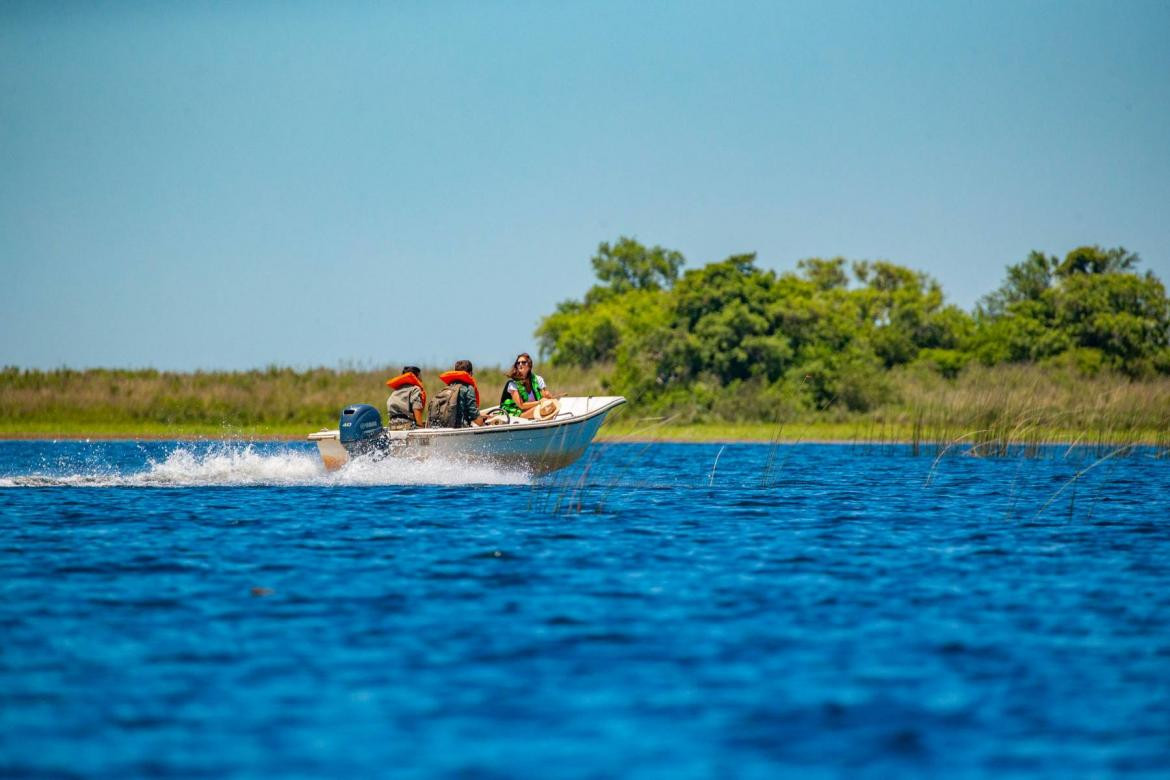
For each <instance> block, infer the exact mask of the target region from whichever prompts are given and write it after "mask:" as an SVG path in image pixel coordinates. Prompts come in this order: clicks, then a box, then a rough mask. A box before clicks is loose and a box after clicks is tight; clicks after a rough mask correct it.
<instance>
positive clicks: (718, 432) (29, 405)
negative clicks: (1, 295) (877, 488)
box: [0, 365, 1170, 457]
mask: <svg viewBox="0 0 1170 780" xmlns="http://www.w3.org/2000/svg"><path fill="white" fill-rule="evenodd" d="M397 368H398V367H397V366H386V367H381V368H373V369H361V370H359V369H328V368H314V369H309V370H303V371H296V370H293V369H291V368H284V367H276V366H274V367H270V368H267V369H262V370H254V371H243V372H202V371H196V372H191V373H175V372H161V371H154V370H122V369H92V370H86V371H76V370H70V369H60V370H56V371H32V370H21V369H17V368H11V367H10V368H5V369H3V370H2V371H0V434H3V435H7V436H20V435H31V436H118V435H122V436H128V437H135V436H159V437H175V436H193V435H195V436H212V437H224V436H292V437H299V436H303V435H304V434H305V433H307V432H309V431H313V430H318V429H320V428H322V427H333V426H334V425H335V424H336V418H337V415H338V412H339V411H340V409H341V408H342V407H344V406H346V405H348V404H352V403H371V404H373V405H375V406H377V407H379V408H384V407H385V399H386V394H387V390H386V387H385V380H386V379H387V378H388V377H389V376H392V375H394V374H395V373H397ZM540 370H541V373H542V375H544V376H545V378H546V379H547V380H548V383H549V387H550V388H551V389H553V390H555V391H561V392H566V393H569V394H571V395H604V394H608V393H609V391H608V390H607V389H606V379H607V374H608V372H607V371H606V370H604V369H601V370H596V371H587V370H582V369H567V370H562V369H559V368H558V369H555V370H553V369H547V368H545V369H540ZM438 373H439V370H438V369H433V368H432V369H428V370H424V371H423V381H424V382H425V383H426V385H427V387H429V388H437V387H439V386H441V382H440V381H439V379H438ZM476 376H477V377H478V378H479V381H480V385H481V395H482V400H483V404H484V405H491V404H494V403H495V402H496V400H497V399H498V397H499V392H500V390H501V389H502V387H503V384H504V376H503V370H502V369H501V368H499V367H494V366H493V367H486V368H484V367H481V368H479V369H477V371H476ZM889 378H890V384H891V387H892V388H893V397H892V399H891V400H890V401H889V402H888V403H886V404H884V405H883V406H880V407H878V408H876V409H874V410H872V411H870V412H866V413H855V412H848V411H846V410H843V409H841V408H839V407H837V406H835V405H828V406H826V407H825V408H822V409H813V410H806V411H795V412H794V411H792V409H793V408H796V407H795V406H793V407H791V408H789V407H786V411H785V415H784V419H783V420H782V421H781V422H779V423H776V422H759V421H753V420H750V419H716V418H714V417H712V416H710V415H707V416H704V415H702V414H682V415H678V416H669V417H668V416H665V415H662V414H658V413H655V412H653V411H652V410H648V409H639V408H636V407H632V408H625V409H623V410H621V414H616V415H614V416H613V419H612V421H611V423H610V424H607V425H606V427H605V428H603V429H602V434H601V436H600V437H599V438H600V439H601V440H603V441H606V440H608V441H621V440H636V441H652V440H672V441H695V442H726V441H737V440H740V441H759V442H773V443H775V444H782V443H786V442H808V441H835V442H853V443H857V444H869V445H879V446H880V445H884V444H891V445H892V444H895V443H907V444H909V445H910V446H911V447H912V448H913V449H914V451H915V452H918V453H923V454H937V453H938V452H940V451H942V450H943V449H947V448H949V449H956V448H957V449H962V450H963V451H965V452H968V453H970V454H975V455H998V454H1006V453H1007V452H1009V451H1024V452H1025V453H1029V452H1030V453H1036V452H1038V451H1040V450H1041V449H1043V448H1046V447H1052V446H1056V445H1065V446H1067V445H1069V444H1078V445H1088V446H1092V447H1096V448H1098V449H1099V450H1101V451H1105V450H1107V449H1110V448H1114V447H1118V446H1124V445H1131V444H1145V445H1150V446H1153V447H1154V448H1155V450H1156V452H1157V453H1158V455H1159V457H1167V456H1170V378H1159V379H1152V380H1145V381H1133V380H1129V379H1127V378H1125V377H1120V376H1115V375H1105V374H1102V375H1098V376H1095V377H1086V376H1083V375H1079V374H1076V373H1074V372H1070V371H1067V370H1062V369H1055V368H1052V367H1041V366H1012V365H1008V366H996V367H992V368H982V367H974V368H971V369H969V370H967V371H965V372H964V373H963V374H961V375H960V376H959V377H958V379H955V380H947V379H944V378H942V377H940V376H938V375H937V374H934V373H932V372H929V371H910V370H906V371H901V372H893V373H891V374H890V377H889ZM746 406H747V407H748V408H750V407H751V404H747V405H746ZM762 411H763V412H764V413H765V414H761V416H762V417H763V416H773V417H774V416H775V415H774V414H770V413H769V410H762ZM679 419H686V420H693V422H688V423H686V424H681V423H679V422H678V420H679Z"/></svg>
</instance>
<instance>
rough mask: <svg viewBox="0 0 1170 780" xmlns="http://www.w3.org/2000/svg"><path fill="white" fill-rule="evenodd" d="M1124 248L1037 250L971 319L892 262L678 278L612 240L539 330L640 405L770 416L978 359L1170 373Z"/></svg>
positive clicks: (632, 243)
mask: <svg viewBox="0 0 1170 780" xmlns="http://www.w3.org/2000/svg"><path fill="white" fill-rule="evenodd" d="M1138 263H1139V258H1138V256H1137V255H1136V254H1133V253H1130V252H1127V251H1126V250H1125V249H1123V248H1120V247H1118V248H1114V249H1103V248H1101V247H1099V246H1082V247H1077V248H1076V249H1073V250H1072V251H1071V252H1069V253H1068V254H1067V255H1065V256H1064V257H1063V258H1060V257H1055V256H1049V255H1046V254H1044V253H1041V252H1032V253H1031V254H1029V255H1028V257H1027V258H1025V259H1024V260H1023V261H1021V262H1019V263H1016V264H1014V265H1010V266H1008V267H1007V272H1006V277H1005V279H1004V280H1003V282H1002V284H1001V285H1000V286H999V287H998V288H997V289H996V290H995V291H993V292H992V293H990V294H989V295H987V296H985V297H984V298H982V299H981V300H980V301H979V302H978V304H977V305H976V306H975V309H974V311H972V312H967V311H964V310H963V309H961V308H959V307H957V306H954V305H952V304H948V303H946V301H945V298H944V295H943V290H942V288H941V286H940V285H939V283H938V282H937V281H936V280H934V279H933V278H931V277H930V276H928V275H927V274H925V273H922V272H920V271H915V270H913V269H910V268H906V267H904V266H901V265H897V264H895V263H891V262H887V261H859V262H852V263H851V262H849V261H847V260H845V259H844V258H841V257H835V258H831V259H824V258H810V259H805V260H801V261H800V262H799V263H797V269H796V270H795V271H789V272H783V273H776V272H774V271H771V270H765V269H761V268H760V267H758V266H757V265H756V256H755V254H743V255H732V256H730V257H728V258H727V259H725V260H722V261H719V262H712V263H709V264H707V265H705V266H702V267H700V268H693V269H689V270H686V271H685V272H684V271H683V266H684V264H685V259H684V257H683V256H682V254H680V253H679V252H677V251H674V250H670V249H665V248H663V247H661V246H652V247H647V246H644V245H642V244H641V243H639V242H638V241H636V240H634V239H632V238H628V237H620V238H619V239H618V240H617V241H615V242H613V243H608V242H604V243H602V244H600V246H599V247H598V250H597V253H596V254H595V255H594V256H593V258H592V265H593V269H594V272H595V275H596V277H597V283H596V284H595V285H594V286H593V287H591V288H590V289H589V290H588V291H587V292H586V293H585V295H584V297H583V298H582V299H580V300H569V301H564V302H563V303H560V304H559V305H558V306H557V308H556V311H554V312H553V313H552V314H549V315H548V316H546V317H543V318H542V319H541V321H540V323H539V326H538V327H537V330H536V336H537V338H538V339H539V343H540V345H541V351H542V352H543V353H544V355H545V356H546V357H547V358H548V359H549V360H550V361H551V362H552V364H553V365H560V366H578V367H583V368H593V369H597V370H602V371H604V373H605V383H606V385H607V387H608V389H609V390H611V391H612V392H615V393H620V394H622V395H625V396H627V397H628V398H630V399H631V401H633V402H635V403H638V404H640V405H644V406H645V408H649V409H654V408H657V409H668V408H682V407H688V408H699V409H704V408H705V409H710V410H719V411H720V412H721V416H734V417H739V418H748V419H765V420H767V419H776V418H778V416H783V414H784V412H785V410H789V411H791V410H799V409H823V408H826V407H828V406H829V405H832V404H838V405H841V406H843V407H845V408H847V409H849V410H851V411H858V412H863V411H867V410H869V409H872V408H874V407H875V406H877V405H880V404H882V403H885V402H887V401H890V400H895V399H891V397H890V396H891V393H892V392H893V391H892V384H891V383H890V381H889V374H890V372H891V370H894V369H898V368H900V367H907V368H915V369H920V370H929V371H932V372H937V373H938V374H941V375H942V376H944V377H948V378H954V377H956V376H957V375H958V374H959V373H960V372H962V371H963V370H964V368H965V367H967V366H968V365H971V364H973V363H979V364H983V365H989V366H990V365H996V364H1003V363H1025V362H1027V363H1041V364H1044V363H1057V364H1061V365H1063V366H1065V367H1069V366H1071V367H1075V369H1076V370H1078V371H1080V372H1083V373H1084V374H1086V375H1095V374H1098V373H1101V372H1118V373H1119V374H1121V375H1123V376H1125V377H1129V378H1135V379H1139V378H1146V377H1151V376H1154V375H1159V374H1162V375H1165V374H1170V301H1168V300H1167V297H1166V290H1165V288H1164V286H1163V285H1162V282H1161V281H1160V280H1159V279H1158V278H1157V277H1156V276H1154V274H1153V273H1151V272H1145V273H1141V272H1139V271H1138V270H1137V266H1138Z"/></svg>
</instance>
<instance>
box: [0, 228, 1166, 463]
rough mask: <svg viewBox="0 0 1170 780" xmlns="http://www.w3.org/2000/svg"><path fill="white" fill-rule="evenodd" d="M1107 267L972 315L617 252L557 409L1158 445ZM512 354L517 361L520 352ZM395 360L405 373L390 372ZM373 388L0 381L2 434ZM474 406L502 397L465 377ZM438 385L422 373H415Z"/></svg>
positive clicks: (1072, 266) (998, 298)
mask: <svg viewBox="0 0 1170 780" xmlns="http://www.w3.org/2000/svg"><path fill="white" fill-rule="evenodd" d="M1139 262H1140V260H1139V258H1138V256H1137V255H1136V254H1133V253H1131V252H1128V251H1126V250H1125V249H1124V248H1121V247H1117V248H1113V249H1103V248H1101V247H1099V246H1081V247H1077V248H1076V249H1073V250H1072V251H1070V252H1068V253H1067V254H1066V255H1065V256H1064V257H1063V258H1060V257H1056V256H1049V255H1046V254H1043V253H1041V252H1032V253H1031V254H1029V255H1028V257H1027V258H1025V259H1024V260H1022V261H1021V262H1019V263H1017V264H1015V265H1009V266H1007V268H1006V278H1005V279H1004V281H1003V283H1002V284H1001V285H1000V286H999V287H998V288H997V289H996V290H994V291H993V292H991V293H990V294H988V295H986V296H984V297H983V298H982V299H980V301H979V302H978V304H977V305H976V307H975V309H974V311H972V312H966V311H964V310H962V309H959V308H958V307H956V306H954V305H951V304H947V303H946V301H945V297H944V295H943V291H942V288H941V286H940V285H939V284H938V282H937V281H935V280H933V279H931V278H930V277H929V276H927V275H926V274H924V273H921V272H919V271H915V270H913V269H910V268H905V267H903V266H899V265H896V264H894V263H891V262H888V261H884V260H878V261H858V262H853V263H849V262H848V261H846V260H845V259H844V258H840V257H837V258H831V259H823V258H808V259H804V260H801V261H799V262H798V263H797V264H796V270H794V271H787V272H783V273H777V272H775V271H770V270H764V269H761V268H758V267H757V266H756V264H755V255H754V254H747V255H733V256H731V257H728V258H727V259H725V260H722V261H719V262H712V263H708V264H706V265H704V266H701V267H697V268H690V269H687V270H686V271H685V272H683V271H682V268H683V265H684V264H685V259H684V258H683V256H682V254H680V253H679V252H676V251H673V250H669V249H664V248H663V247H660V246H654V247H646V246H643V245H642V244H640V243H638V242H637V241H636V240H634V239H632V238H628V237H624V236H623V237H620V238H619V239H618V240H617V241H616V242H614V243H613V244H609V243H602V244H600V245H599V246H598V249H597V253H596V254H595V255H594V256H593V257H592V258H591V263H592V266H593V269H594V272H595V276H596V279H597V283H596V284H594V285H593V286H592V287H591V288H590V289H589V290H587V291H586V292H585V294H584V295H583V296H582V298H581V299H580V300H568V301H563V302H561V303H560V304H558V305H557V307H556V310H555V311H554V312H553V313H551V314H549V315H547V316H545V317H542V318H541V319H540V321H539V323H538V325H537V327H536V330H535V333H534V336H535V337H536V340H537V343H538V344H539V349H538V350H532V351H533V352H538V353H539V354H541V355H544V356H547V358H542V359H538V361H537V362H538V363H539V364H540V365H538V366H536V367H535V368H536V370H537V371H539V373H540V374H541V375H543V376H544V377H545V379H546V380H547V381H548V383H549V387H550V389H552V390H553V391H555V392H564V393H567V394H570V395H621V396H624V397H625V398H626V399H627V401H628V404H627V406H625V407H623V408H621V409H618V410H616V411H615V412H614V414H613V415H612V416H611V420H610V421H609V422H608V423H607V425H606V426H605V427H604V428H603V429H602V433H601V435H600V437H599V438H600V439H601V440H610V441H614V440H623V439H625V440H632V441H648V440H650V441H653V440H659V441H705V442H721V441H723V442H726V441H761V442H793V441H839V442H846V443H848V442H854V443H867V442H868V443H894V442H906V443H910V444H912V445H913V446H915V447H916V448H917V447H918V446H921V445H923V444H926V445H938V446H940V447H944V446H948V445H955V446H959V447H960V448H961V449H964V450H965V451H968V452H975V453H982V452H988V453H996V452H1006V451H1007V450H1008V449H1010V448H1015V447H1024V448H1037V447H1042V446H1045V445H1049V444H1052V445H1056V444H1061V445H1070V444H1090V445H1097V446H1102V447H1104V446H1109V447H1124V446H1126V445H1129V444H1147V445H1154V446H1156V447H1158V448H1159V451H1160V452H1161V451H1163V450H1166V449H1167V448H1168V447H1170V299H1167V297H1166V291H1165V288H1164V286H1163V284H1162V282H1161V281H1160V280H1159V279H1158V278H1157V277H1156V276H1154V275H1153V274H1152V273H1150V272H1145V273H1139V272H1138V270H1137V266H1138V264H1139ZM528 347H529V345H526V344H520V345H518V347H517V348H518V349H525V348H528ZM398 357H401V358H402V359H403V360H405V361H410V356H398ZM400 365H402V363H392V364H389V365H386V366H382V367H379V368H376V369H355V368H340V369H328V368H314V369H306V370H294V369H292V368H285V367H280V366H272V367H269V368H267V369H264V370H253V371H236V372H214V371H212V372H204V371H195V372H190V373H175V372H161V371H156V370H150V369H143V370H122V369H88V370H84V371H77V370H71V369H68V368H62V369H59V370H55V371H37V370H26V369H21V368H17V367H7V368H4V369H2V370H0V436H4V437H8V438H11V437H16V436H41V437H66V436H74V437H78V436H79V437H96V436H101V437H109V436H120V437H131V438H133V437H157V438H182V437H192V436H195V437H212V438H220V439H241V438H244V439H246V438H249V437H261V438H262V437H287V438H299V437H301V436H305V435H307V434H308V433H309V432H312V431H317V430H321V429H322V428H333V427H335V426H336V424H337V417H338V414H339V412H340V410H341V409H342V408H343V407H344V406H346V405H349V404H355V403H369V404H373V405H374V406H376V407H377V408H378V409H385V399H386V394H387V389H386V387H385V381H386V379H387V377H390V376H393V375H394V374H396V373H397V370H398V367H399V366H400ZM476 376H477V378H478V379H479V383H480V387H481V391H482V395H483V399H484V405H485V406H491V405H494V403H495V401H496V399H497V398H498V397H499V395H498V394H499V392H500V390H501V388H502V387H503V385H504V382H505V381H506V379H505V376H504V369H503V368H502V367H499V366H496V367H486V368H484V367H482V366H481V369H480V370H479V371H478V372H477V374H476ZM421 378H422V380H423V382H424V383H425V385H426V386H427V388H429V389H432V391H433V390H435V389H437V388H439V387H441V386H442V383H441V382H440V380H439V378H438V369H434V368H432V369H430V370H426V371H423V376H422V377H421Z"/></svg>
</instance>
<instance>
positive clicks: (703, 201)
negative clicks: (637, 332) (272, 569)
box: [0, 0, 1170, 369]
mask: <svg viewBox="0 0 1170 780" xmlns="http://www.w3.org/2000/svg"><path fill="white" fill-rule="evenodd" d="M623 234H625V235H632V236H635V237H637V238H638V239H639V240H641V241H643V242H644V243H648V244H661V245H663V246H666V247H670V248H674V249H678V250H680V251H682V252H683V254H684V255H685V256H686V258H687V264H688V266H689V267H695V266H699V265H702V264H704V263H707V262H710V261H713V260H720V259H722V258H724V257H726V256H727V255H729V254H732V253H739V252H748V251H755V252H758V253H759V264H760V265H761V266H763V267H766V268H775V269H777V270H786V269H791V268H793V267H794V266H795V264H796V261H797V260H799V259H800V258H803V257H811V256H834V255H844V256H846V257H848V258H850V259H877V258H885V259H889V260H892V261H894V262H898V263H902V264H905V265H909V266H911V267H914V268H917V269H921V270H925V271H927V272H928V273H930V274H932V275H933V276H935V277H936V278H937V279H939V280H940V281H941V282H942V284H943V287H944V289H945V290H946V291H947V294H948V297H949V299H950V300H951V301H953V302H955V303H957V304H959V305H961V306H963V307H965V308H969V307H971V306H972V305H973V304H974V302H975V301H976V300H977V299H978V298H979V297H980V296H981V295H983V294H985V293H987V292H989V291H991V290H992V289H993V288H994V287H996V286H997V285H998V283H999V281H1000V280H1001V279H1002V277H1003V269H1004V267H1005V266H1006V265H1007V264H1009V263H1012V262H1016V261H1018V260H1020V259H1021V258H1023V257H1024V256H1025V255H1026V254H1027V252H1028V251H1029V250H1031V249H1040V250H1044V251H1046V252H1049V253H1054V254H1063V253H1065V252H1066V251H1068V250H1069V249H1071V248H1073V247H1074V246H1077V245H1079V244H1083V243H1099V244H1102V245H1106V246H1116V245H1124V246H1125V247H1126V248H1127V249H1129V250H1131V251H1136V252H1138V253H1139V254H1140V255H1141V256H1142V258H1143V266H1142V267H1143V268H1146V269H1151V270H1153V271H1154V272H1155V273H1157V274H1158V275H1159V276H1160V277H1161V278H1162V279H1163V281H1170V3H1166V2H1093V3H1083V2H1069V1H1067V0H1061V1H1060V2H1027V1H1024V2H1020V1H1014V2H962V3H958V2H941V3H940V2H922V3H912V2H895V3H878V2H864V3H862V2H850V3H831V2H830V3H825V2H813V3H781V2H763V3H709V4H707V3H687V2H672V3H628V2H614V3H603V2H589V3H585V2H581V3H566V2H555V3H547V2H532V3H491V2H466V3H431V2H417V3H405V2H403V3H369V4H364V3H341V4H337V3H262V2H249V3H199V2H183V3H143V4H141V5H139V4H116V3H104V4H88V3H86V4H81V3H77V4H73V3H47V2H46V3H42V2H33V3H28V4H20V3H17V4H12V3H8V2H4V3H0V271H2V275H0V364H9V365H19V366H24V367H44V368H52V367H58V366H63V365H67V366H71V367H75V368H83V367H89V366H121V367H145V366H154V367H158V368H168V369H197V368H202V369H211V368H251V367H262V366H266V365H269V364H273V363H276V364H281V365H290V366H294V367H308V366H316V365H326V366H337V365H339V364H342V363H343V362H351V363H356V364H359V365H366V366H373V365H384V364H388V363H400V362H403V361H410V362H420V363H424V364H446V363H449V362H450V361H452V360H454V359H456V358H459V357H470V358H471V359H472V360H475V361H477V362H481V363H483V362H492V363H500V362H506V361H508V360H510V359H511V357H512V356H513V355H514V354H515V353H516V352H517V351H520V350H534V349H535V346H536V345H535V342H534V340H533V338H532V336H531V333H532V330H533V328H534V326H535V325H536V323H537V321H538V319H539V318H540V316H541V315H543V314H546V313H548V312H550V311H551V310H552V308H553V306H554V305H555V304H556V302H557V301H560V300H563V299H566V298H570V297H579V296H580V295H581V294H582V293H583V292H584V291H585V289H586V288H587V287H588V286H589V284H590V283H591V281H592V272H591V269H590V266H589V262H588V260H589V257H590V256H591V254H592V253H593V251H594V250H595V248H596V246H597V244H598V242H600V241H603V240H612V239H614V238H616V237H617V236H619V235H623Z"/></svg>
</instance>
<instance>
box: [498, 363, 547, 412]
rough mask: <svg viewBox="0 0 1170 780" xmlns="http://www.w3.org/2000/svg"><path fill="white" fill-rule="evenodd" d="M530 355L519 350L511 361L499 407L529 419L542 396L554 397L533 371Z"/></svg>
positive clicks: (542, 379) (541, 378)
mask: <svg viewBox="0 0 1170 780" xmlns="http://www.w3.org/2000/svg"><path fill="white" fill-rule="evenodd" d="M532 368H533V366H532V357H531V356H530V355H529V354H528V353H527V352H521V353H520V354H519V355H517V356H516V361H515V362H514V363H512V370H511V372H509V373H508V375H507V376H508V384H506V385H504V392H502V393H501V394H500V408H501V409H503V410H504V411H505V412H507V413H508V414H510V415H511V416H513V417H524V418H526V419H529V420H531V419H532V417H533V414H534V413H535V411H536V409H537V407H539V406H540V401H541V399H542V398H554V397H555V396H554V395H552V394H551V393H549V392H548V388H547V387H546V386H545V384H544V377H542V376H540V375H539V374H535V373H533V370H532Z"/></svg>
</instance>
